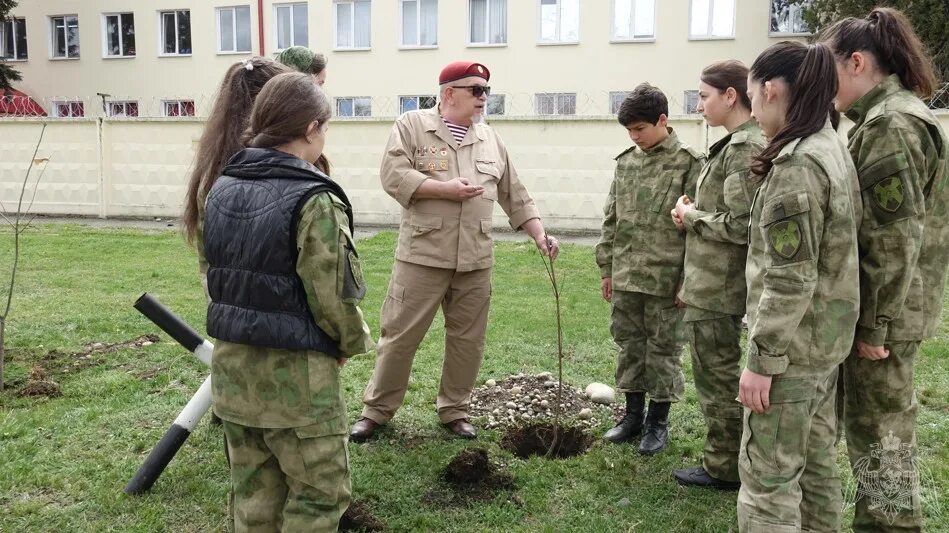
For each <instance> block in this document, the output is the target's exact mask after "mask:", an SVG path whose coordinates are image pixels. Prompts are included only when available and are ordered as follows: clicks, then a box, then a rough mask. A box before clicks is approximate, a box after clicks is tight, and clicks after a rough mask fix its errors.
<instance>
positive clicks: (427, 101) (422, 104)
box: [399, 96, 435, 113]
mask: <svg viewBox="0 0 949 533" xmlns="http://www.w3.org/2000/svg"><path fill="white" fill-rule="evenodd" d="M399 107H401V108H402V112H403V113H405V112H406V111H415V110H416V109H431V108H433V107H435V97H434V96H400V97H399Z"/></svg>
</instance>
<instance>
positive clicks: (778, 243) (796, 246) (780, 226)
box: [768, 220, 801, 259]
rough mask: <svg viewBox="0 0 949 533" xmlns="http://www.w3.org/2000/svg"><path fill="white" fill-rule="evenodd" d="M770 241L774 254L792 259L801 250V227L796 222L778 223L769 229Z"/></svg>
mask: <svg viewBox="0 0 949 533" xmlns="http://www.w3.org/2000/svg"><path fill="white" fill-rule="evenodd" d="M768 241H769V243H770V244H771V249H772V250H774V253H776V254H778V255H779V256H781V257H783V258H784V259H791V258H793V257H794V256H795V255H797V252H798V251H799V250H800V249H801V227H800V225H799V224H798V223H797V221H795V220H784V221H782V222H777V223H775V224H774V225H772V226H771V227H770V228H768Z"/></svg>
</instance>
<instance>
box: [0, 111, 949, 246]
mask: <svg viewBox="0 0 949 533" xmlns="http://www.w3.org/2000/svg"><path fill="white" fill-rule="evenodd" d="M941 120H942V122H943V124H944V126H945V127H947V128H949V113H946V114H942V115H941ZM44 122H45V123H46V124H47V129H46V133H45V136H44V139H43V144H42V146H40V149H39V153H38V154H37V157H38V158H49V162H48V163H47V165H46V169H45V173H44V175H43V177H42V181H41V182H40V184H39V187H38V190H37V192H36V196H35V201H34V203H33V209H32V211H33V212H35V213H43V214H54V215H85V216H97V217H103V218H105V217H176V216H178V215H180V213H181V211H182V207H181V206H182V200H183V198H184V194H185V190H186V187H187V180H188V173H189V170H190V166H191V163H192V159H193V157H194V153H195V148H196V146H197V142H198V139H199V138H200V135H201V131H202V128H203V126H204V121H203V119H181V118H175V119H161V118H154V119H152V118H150V119H142V118H137V119H108V118H105V119H103V118H90V119H49V118H42V119H40V118H26V119H2V120H0V202H2V204H3V209H4V210H6V211H11V210H13V209H15V207H16V199H17V196H18V194H19V190H20V186H21V184H22V182H23V176H24V173H25V172H26V169H27V167H28V166H29V162H30V158H31V157H32V155H33V150H34V148H35V146H36V140H37V138H38V136H39V132H40V129H41V127H42V124H43V123H44ZM391 124H392V119H391V118H386V119H375V118H367V119H355V120H354V119H350V120H343V119H340V120H334V121H333V122H331V123H330V129H329V133H328V138H327V145H326V154H327V156H328V157H329V158H330V160H331V161H332V163H333V177H334V178H335V179H336V180H338V181H339V182H340V183H341V184H342V185H343V187H344V188H345V189H346V191H347V193H348V194H349V196H350V199H351V200H352V202H353V205H354V209H355V213H356V221H357V224H382V225H391V224H397V223H398V221H399V217H400V208H399V205H398V204H397V203H396V202H395V201H394V200H392V199H391V198H389V196H388V195H386V194H385V193H384V192H383V191H382V188H381V187H380V184H379V163H380V161H381V157H382V152H383V149H384V147H385V143H386V140H387V139H388V135H389V130H390V128H391ZM491 124H492V126H493V127H494V128H495V129H496V130H497V131H498V132H499V134H500V135H501V137H502V138H503V139H504V141H505V143H506V144H507V146H508V149H509V151H510V153H511V158H512V161H513V163H514V166H515V168H516V169H517V172H518V175H519V177H520V179H521V180H522V181H523V182H524V184H525V185H526V186H527V188H528V190H529V191H530V192H531V194H532V195H533V197H534V199H535V201H536V202H537V204H538V207H539V208H540V212H541V214H542V216H543V217H544V220H545V223H546V225H547V226H548V227H549V228H551V229H558V230H563V229H568V230H596V229H598V228H599V224H600V220H601V217H602V208H603V202H604V200H605V198H606V194H607V192H608V191H609V187H610V181H611V180H612V177H613V157H615V156H616V155H617V154H618V153H619V152H621V151H623V150H625V149H626V148H627V147H628V146H629V145H630V141H629V138H628V137H627V135H626V131H625V130H624V129H623V128H622V127H621V126H620V125H619V124H618V123H617V122H616V120H615V119H614V118H613V117H610V116H604V117H562V118H557V119H549V118H543V119H540V118H534V119H532V118H492V120H491ZM671 125H672V126H673V127H674V128H675V129H676V131H677V132H678V135H679V137H680V138H681V139H682V140H683V141H685V142H687V143H689V144H691V145H692V146H693V147H696V148H698V149H700V150H705V149H706V148H707V146H708V145H709V143H711V142H714V141H715V140H716V139H717V138H719V137H720V136H721V135H722V133H723V130H721V129H709V128H707V127H706V126H705V123H704V122H703V121H702V120H701V118H700V117H691V116H690V117H676V118H673V119H672V120H671ZM842 129H843V130H844V131H846V130H845V128H842ZM495 223H496V225H500V226H503V225H505V224H506V219H505V217H504V214H503V212H501V210H500V209H497V211H496V213H495Z"/></svg>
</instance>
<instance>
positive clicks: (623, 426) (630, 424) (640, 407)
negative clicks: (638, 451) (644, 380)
mask: <svg viewBox="0 0 949 533" xmlns="http://www.w3.org/2000/svg"><path fill="white" fill-rule="evenodd" d="M645 404H646V394H645V393H642V392H627V393H626V414H625V415H623V419H622V420H620V421H619V423H617V424H616V426H615V427H613V429H610V430H609V431H607V432H606V433H604V434H603V438H604V439H606V440H608V441H610V442H613V443H616V444H619V443H623V442H629V441H631V440H633V439H635V438H636V437H639V436H640V435H641V434H642V432H643V418H644V416H645V413H644V412H643V411H644V410H645V409H644V407H645Z"/></svg>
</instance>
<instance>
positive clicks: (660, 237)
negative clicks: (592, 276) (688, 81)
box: [596, 128, 705, 297]
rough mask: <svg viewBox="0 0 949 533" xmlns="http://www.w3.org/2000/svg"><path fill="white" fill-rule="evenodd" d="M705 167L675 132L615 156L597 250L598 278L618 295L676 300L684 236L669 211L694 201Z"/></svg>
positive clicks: (699, 155)
mask: <svg viewBox="0 0 949 533" xmlns="http://www.w3.org/2000/svg"><path fill="white" fill-rule="evenodd" d="M703 163H705V156H703V155H702V154H700V153H699V152H697V151H695V150H694V149H692V148H690V147H689V146H688V145H686V144H684V143H682V142H680V141H679V138H678V136H677V135H676V134H675V132H674V131H672V129H671V128H670V129H669V137H668V138H667V139H666V140H665V141H663V142H661V143H659V144H658V145H656V146H654V147H653V148H650V149H649V150H642V149H640V148H639V147H637V146H633V147H632V148H630V149H628V150H626V151H625V152H623V153H621V154H620V155H618V156H617V157H616V174H615V177H614V178H613V184H612V185H611V186H610V194H609V196H607V199H606V207H605V208H604V210H603V211H604V218H603V228H602V233H601V237H600V242H599V244H597V245H596V264H597V265H599V267H600V277H603V278H609V277H611V278H613V288H614V289H615V290H620V291H633V292H642V293H645V294H652V295H654V296H669V297H672V296H674V295H675V291H676V288H677V286H678V285H679V283H680V282H681V279H682V258H683V254H684V252H685V235H684V234H683V233H681V232H679V231H678V230H676V227H675V225H673V223H672V220H670V218H669V212H670V211H671V210H672V209H673V208H674V207H675V204H676V200H678V199H679V197H680V196H682V195H683V194H688V195H689V196H690V197H691V196H693V194H694V191H695V181H696V179H698V176H699V171H700V170H701V168H702V164H703Z"/></svg>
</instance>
